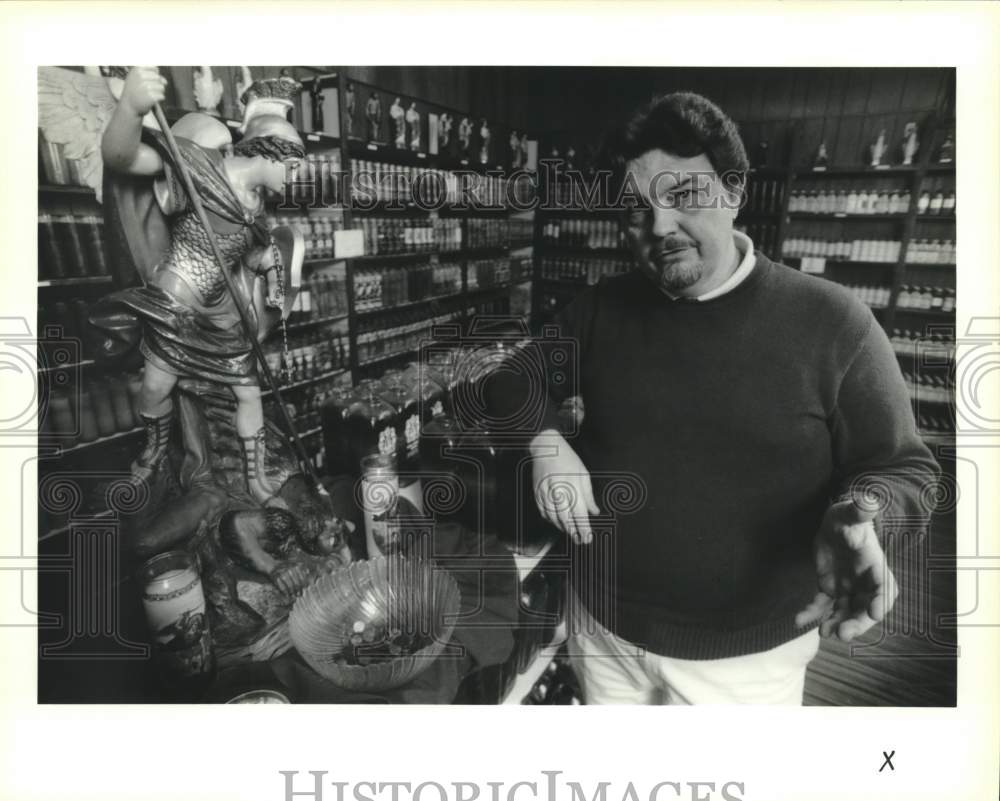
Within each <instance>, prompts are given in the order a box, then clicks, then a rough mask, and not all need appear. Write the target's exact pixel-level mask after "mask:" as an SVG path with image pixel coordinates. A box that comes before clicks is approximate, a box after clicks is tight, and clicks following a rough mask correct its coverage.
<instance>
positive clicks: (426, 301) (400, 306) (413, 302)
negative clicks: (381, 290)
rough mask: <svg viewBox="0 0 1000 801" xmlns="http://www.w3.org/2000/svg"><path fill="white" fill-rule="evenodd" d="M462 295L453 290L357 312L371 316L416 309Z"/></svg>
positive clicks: (360, 314)
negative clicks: (445, 293)
mask: <svg viewBox="0 0 1000 801" xmlns="http://www.w3.org/2000/svg"><path fill="white" fill-rule="evenodd" d="M460 297H462V293H461V292H452V293H451V294H450V295H435V296H434V297H432V298H424V299H423V300H411V301H407V302H406V303H398V304H396V305H395V306H378V307H376V308H373V309H361V310H360V311H358V312H357V316H358V317H371V316H374V315H376V314H382V313H384V312H394V311H402V310H404V309H415V308H418V307H420V306H426V305H428V304H430V303H433V302H434V301H436V300H453V299H455V298H460Z"/></svg>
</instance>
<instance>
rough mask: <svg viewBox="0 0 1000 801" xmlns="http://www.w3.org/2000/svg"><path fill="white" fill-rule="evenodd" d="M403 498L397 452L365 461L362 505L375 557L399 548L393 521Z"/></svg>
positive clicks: (371, 556) (367, 540) (367, 544)
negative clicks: (400, 492) (397, 505)
mask: <svg viewBox="0 0 1000 801" xmlns="http://www.w3.org/2000/svg"><path fill="white" fill-rule="evenodd" d="M398 500H399V473H398V472H397V470H396V457H395V455H394V454H382V453H379V454H372V455H370V456H365V457H364V458H363V459H362V460H361V505H362V509H363V511H364V518H365V547H366V549H367V551H368V558H369V559H374V558H375V557H377V556H382V555H383V554H385V553H388V552H391V551H393V550H395V549H396V548H398V546H399V542H398V529H397V528H396V526H395V524H394V523H393V518H394V517H395V514H396V504H397V502H398Z"/></svg>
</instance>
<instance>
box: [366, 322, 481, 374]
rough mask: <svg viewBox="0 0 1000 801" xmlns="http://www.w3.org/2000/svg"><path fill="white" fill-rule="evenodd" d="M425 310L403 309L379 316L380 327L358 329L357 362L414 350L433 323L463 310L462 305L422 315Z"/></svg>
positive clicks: (435, 323)
mask: <svg viewBox="0 0 1000 801" xmlns="http://www.w3.org/2000/svg"><path fill="white" fill-rule="evenodd" d="M423 313H425V312H417V313H415V314H408V313H407V312H406V311H405V310H404V311H402V312H399V313H397V315H395V317H391V318H389V319H386V320H380V321H379V326H380V327H379V328H378V329H377V330H368V331H365V332H363V333H361V332H359V333H358V339H357V345H358V364H361V365H363V364H365V363H366V362H368V361H371V360H372V359H377V358H380V357H382V356H388V355H392V354H397V353H407V352H410V351H414V350H416V349H417V348H418V347H419V346H420V344H421V343H422V342H424V341H426V340H428V339H429V338H430V334H431V329H432V327H433V326H435V325H443V324H444V323H448V322H451V321H453V320H456V319H458V318H459V317H460V316H461V314H462V312H461V310H460V309H459V310H456V311H452V312H447V313H444V314H439V315H437V316H436V317H424V316H421V314H423ZM383 326H384V327H383Z"/></svg>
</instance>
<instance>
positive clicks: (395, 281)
mask: <svg viewBox="0 0 1000 801" xmlns="http://www.w3.org/2000/svg"><path fill="white" fill-rule="evenodd" d="M461 290H462V265H461V264H459V263H458V262H440V263H436V262H435V263H427V264H411V265H407V266H405V267H392V268H373V269H360V270H356V271H355V273H354V308H355V310H356V311H359V312H364V311H370V310H372V309H381V308H391V307H393V306H398V305H400V304H403V303H414V302H416V301H420V300H426V299H427V298H434V297H441V296H442V295H453V294H455V293H457V292H460V291H461Z"/></svg>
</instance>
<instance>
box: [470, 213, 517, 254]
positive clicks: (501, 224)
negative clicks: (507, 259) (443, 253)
mask: <svg viewBox="0 0 1000 801" xmlns="http://www.w3.org/2000/svg"><path fill="white" fill-rule="evenodd" d="M465 225H466V231H465V233H466V238H467V242H466V247H468V248H473V249H474V248H505V247H509V246H510V220H506V219H504V220H496V219H491V218H489V217H470V218H469V219H468V220H466V222H465ZM518 230H519V231H523V226H522V225H520V224H518ZM529 243H530V240H529Z"/></svg>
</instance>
